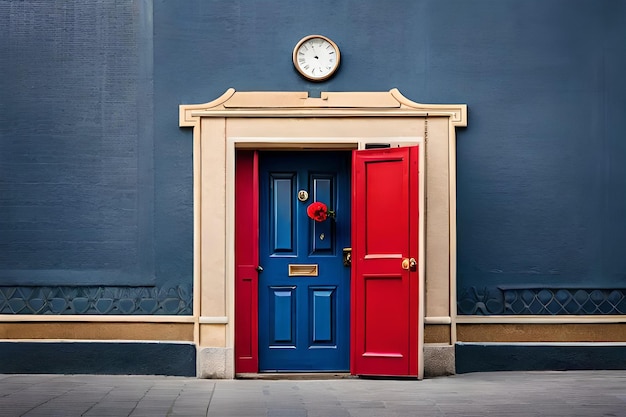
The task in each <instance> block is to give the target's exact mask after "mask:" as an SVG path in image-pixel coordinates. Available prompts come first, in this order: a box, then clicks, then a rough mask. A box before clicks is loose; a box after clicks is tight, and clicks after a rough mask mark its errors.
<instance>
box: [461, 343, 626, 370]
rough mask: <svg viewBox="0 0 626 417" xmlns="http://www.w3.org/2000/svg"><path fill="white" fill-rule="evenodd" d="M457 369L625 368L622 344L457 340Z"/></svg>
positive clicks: (623, 346)
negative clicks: (472, 341) (469, 341)
mask: <svg viewBox="0 0 626 417" xmlns="http://www.w3.org/2000/svg"><path fill="white" fill-rule="evenodd" d="M455 356H456V372H457V373H459V374H462V373H467V372H493V371H566V370H601V369H609V370H618V369H619V370H626V344H623V343H457V344H456V345H455Z"/></svg>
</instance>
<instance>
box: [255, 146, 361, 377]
mask: <svg viewBox="0 0 626 417" xmlns="http://www.w3.org/2000/svg"><path fill="white" fill-rule="evenodd" d="M350 161H351V160H350V153H349V152H309V151H302V152H260V153H259V187H260V190H259V191H260V192H259V200H260V202H259V216H260V218H259V232H260V233H259V236H260V237H259V239H260V242H259V258H260V259H259V263H260V265H261V266H262V268H263V271H262V272H261V273H260V274H259V370H260V371H261V372H298V371H318V372H319V371H348V370H349V369H350V360H349V352H350V349H349V348H350V346H349V342H350V317H349V315H350V305H349V304H350V292H349V289H350V268H349V267H347V266H344V263H343V248H345V247H349V246H350V244H349V242H350V163H351V162H350ZM314 202H320V203H323V204H325V205H326V206H327V208H328V210H329V211H333V212H334V217H331V216H329V217H328V218H327V219H326V220H325V221H316V220H313V219H312V218H311V217H309V215H308V214H307V208H308V207H309V205H311V204H312V203H314Z"/></svg>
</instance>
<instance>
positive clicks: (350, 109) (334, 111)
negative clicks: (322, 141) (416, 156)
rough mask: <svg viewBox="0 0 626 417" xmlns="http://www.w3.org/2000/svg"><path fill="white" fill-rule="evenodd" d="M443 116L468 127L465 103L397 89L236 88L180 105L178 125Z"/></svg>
mask: <svg viewBox="0 0 626 417" xmlns="http://www.w3.org/2000/svg"><path fill="white" fill-rule="evenodd" d="M426 115H428V116H433V117H436V116H444V117H449V118H450V122H451V123H452V125H453V126H457V127H463V126H467V105H465V104H420V103H416V102H413V101H411V100H409V99H407V98H406V97H404V96H403V95H402V94H401V93H400V91H398V89H397V88H394V89H391V90H389V91H388V92H322V93H321V97H319V98H316V97H309V96H308V93H307V92H297V91H294V92H283V91H243V92H242V91H235V89H234V88H230V89H228V90H227V91H226V92H225V93H224V94H223V95H222V96H221V97H219V98H217V99H215V100H213V101H211V102H208V103H204V104H186V105H181V106H180V119H179V124H180V126H181V127H184V126H189V127H192V126H194V125H195V124H196V123H197V120H198V118H200V117H358V116H362V117H376V116H387V117H393V116H408V117H416V116H417V117H419V116H426Z"/></svg>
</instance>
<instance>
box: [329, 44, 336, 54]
mask: <svg viewBox="0 0 626 417" xmlns="http://www.w3.org/2000/svg"><path fill="white" fill-rule="evenodd" d="M329 46H330V45H329ZM334 53H335V51H330V52H329V53H328V54H329V55H332V54H334Z"/></svg>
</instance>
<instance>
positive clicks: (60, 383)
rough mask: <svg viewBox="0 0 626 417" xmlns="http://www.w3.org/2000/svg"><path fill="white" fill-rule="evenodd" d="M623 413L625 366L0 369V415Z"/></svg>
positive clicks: (304, 416) (390, 416) (315, 416)
mask: <svg viewBox="0 0 626 417" xmlns="http://www.w3.org/2000/svg"><path fill="white" fill-rule="evenodd" d="M17 416H20V417H43V416H47V417H50V416H62V417H68V416H85V417H87V416H88V417H100V416H101V417H105V416H114V417H117V416H134V417H142V416H149V417H155V416H188V417H194V416H210V417H352V416H357V417H368V416H373V417H404V416H406V417H408V416H465V417H467V416H507V417H515V416H626V371H567V372H490V373H471V374H462V375H453V376H448V377H441V378H431V379H425V380H423V381H415V380H384V379H363V378H346V377H345V375H340V376H338V378H336V379H328V377H327V376H326V377H324V378H320V379H315V378H314V375H307V376H306V378H302V377H300V378H295V379H288V376H283V379H280V378H274V379H271V380H267V379H258V378H255V379H239V380H207V379H196V378H183V377H167V376H110V375H7V374H4V375H0V417H17Z"/></svg>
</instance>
